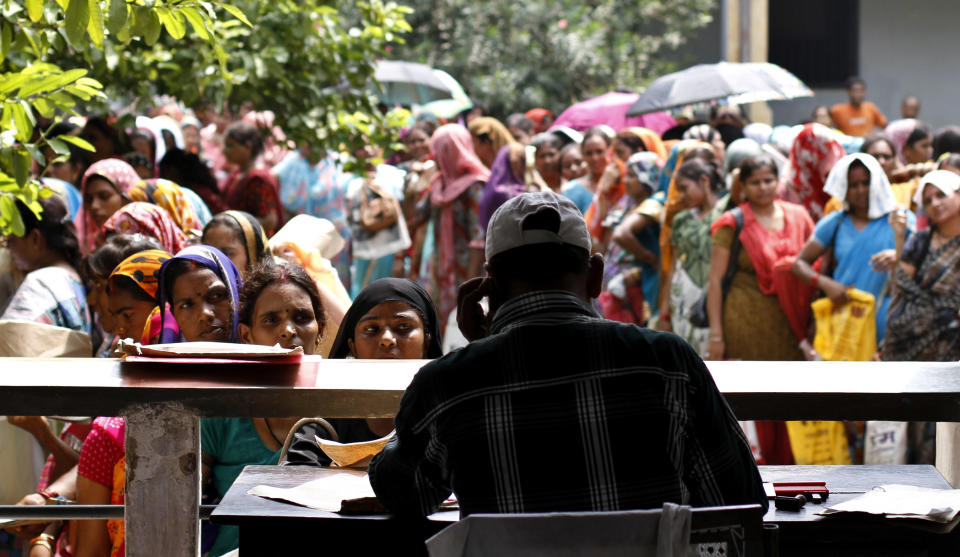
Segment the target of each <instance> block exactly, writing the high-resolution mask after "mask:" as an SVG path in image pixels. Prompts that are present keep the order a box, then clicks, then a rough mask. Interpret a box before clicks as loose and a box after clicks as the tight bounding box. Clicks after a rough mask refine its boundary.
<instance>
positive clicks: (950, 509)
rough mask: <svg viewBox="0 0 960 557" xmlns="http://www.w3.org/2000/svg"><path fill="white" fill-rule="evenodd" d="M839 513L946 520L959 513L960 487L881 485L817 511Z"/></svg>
mask: <svg viewBox="0 0 960 557" xmlns="http://www.w3.org/2000/svg"><path fill="white" fill-rule="evenodd" d="M838 513H868V514H882V515H886V516H887V518H917V519H920V520H927V521H930V522H936V523H940V524H945V523H948V522H950V521H952V520H953V519H954V518H956V517H957V515H958V514H960V489H931V488H928V487H916V486H911V485H899V484H890V485H881V486H878V487H875V488H873V489H872V490H870V491H868V492H866V493H864V494H863V495H861V496H859V497H856V498H854V499H851V500H849V501H845V502H843V503H838V504H836V505H831V506H829V507H827V508H825V509H824V510H823V511H822V512H819V513H817V514H819V515H831V514H838Z"/></svg>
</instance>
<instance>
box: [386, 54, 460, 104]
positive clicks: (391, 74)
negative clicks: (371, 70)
mask: <svg viewBox="0 0 960 557" xmlns="http://www.w3.org/2000/svg"><path fill="white" fill-rule="evenodd" d="M374 78H375V79H376V80H377V81H379V82H380V85H381V86H382V87H383V92H380V93H378V94H377V96H378V97H380V100H381V102H383V104H385V105H388V106H392V105H398V104H399V105H402V106H412V105H415V104H426V103H428V102H430V101H436V100H440V99H449V98H452V97H453V94H452V93H451V91H450V88H449V87H447V86H446V85H445V84H444V83H443V81H441V80H440V78H438V77H437V76H436V74H435V73H433V68H431V67H430V66H427V65H424V64H418V63H416V62H402V61H399V60H381V61H379V62H377V69H376V73H375V74H374Z"/></svg>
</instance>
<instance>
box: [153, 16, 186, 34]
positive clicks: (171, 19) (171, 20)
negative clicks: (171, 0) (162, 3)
mask: <svg viewBox="0 0 960 557" xmlns="http://www.w3.org/2000/svg"><path fill="white" fill-rule="evenodd" d="M156 11H157V17H159V18H160V22H161V23H163V26H164V27H166V28H167V33H170V36H171V37H173V38H174V39H178V40H179V39H182V38H183V36H184V35H185V34H186V33H187V28H186V26H185V25H184V24H183V20H182V19H180V18H178V17H177V15H178V14H177V13H175V12H172V11H171V10H170V8H157V9H156Z"/></svg>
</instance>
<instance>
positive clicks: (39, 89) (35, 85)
mask: <svg viewBox="0 0 960 557" xmlns="http://www.w3.org/2000/svg"><path fill="white" fill-rule="evenodd" d="M85 75H87V70H84V69H81V68H77V69H75V70H68V71H65V72H63V73H61V74H59V75H53V76H50V77H47V78H45V79H40V80H37V81H33V82H30V83H27V84H26V85H24V86H23V87H21V88H20V91H18V92H17V94H18V95H19V96H21V97H29V96H30V95H35V94H37V93H46V92H48V91H54V90H56V89H60V88H61V87H66V86H68V85H70V84H71V83H74V82H76V81H78V80H79V79H81V78H83V76H85Z"/></svg>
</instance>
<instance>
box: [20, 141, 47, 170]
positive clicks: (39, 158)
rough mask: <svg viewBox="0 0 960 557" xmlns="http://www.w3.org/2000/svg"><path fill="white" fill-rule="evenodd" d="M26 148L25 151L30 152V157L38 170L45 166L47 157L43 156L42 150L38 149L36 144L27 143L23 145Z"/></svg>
mask: <svg viewBox="0 0 960 557" xmlns="http://www.w3.org/2000/svg"><path fill="white" fill-rule="evenodd" d="M24 147H26V148H27V151H29V152H30V156H31V157H32V158H33V160H34V162H36V163H37V164H38V165H39V166H40V168H43V167H44V166H46V164H47V157H45V156H43V150H41V149H40V146H39V145H37V144H36V143H27V144H26V145H24Z"/></svg>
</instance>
